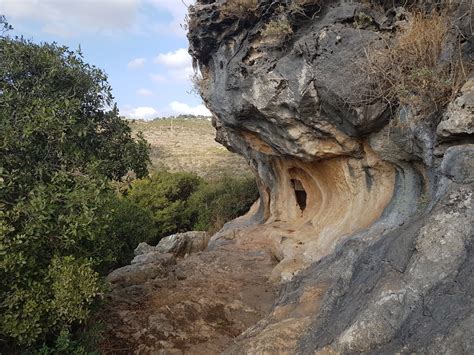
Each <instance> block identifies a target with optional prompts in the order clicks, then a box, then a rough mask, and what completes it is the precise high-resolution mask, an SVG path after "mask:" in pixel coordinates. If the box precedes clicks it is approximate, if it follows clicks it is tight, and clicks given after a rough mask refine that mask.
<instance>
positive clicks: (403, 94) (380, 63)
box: [363, 13, 466, 116]
mask: <svg viewBox="0 0 474 355" xmlns="http://www.w3.org/2000/svg"><path fill="white" fill-rule="evenodd" d="M448 35H449V22H448V19H447V17H445V16H443V15H441V14H438V13H431V14H421V13H417V14H414V15H413V16H412V18H411V19H410V21H409V23H408V24H407V27H406V28H405V29H404V30H403V31H402V32H401V33H400V34H399V35H398V37H397V38H396V40H395V44H394V45H393V46H389V47H388V48H386V49H382V50H378V51H367V53H366V54H367V61H366V62H365V63H364V65H363V66H364V68H365V69H364V70H365V71H366V73H367V74H368V76H369V78H370V80H371V82H373V83H374V85H375V87H374V88H373V91H372V92H371V93H370V95H369V99H370V100H374V99H385V100H387V101H389V102H390V103H399V104H404V105H410V106H411V107H412V108H414V109H415V110H416V111H418V112H423V113H424V114H426V115H427V116H429V114H431V113H434V112H437V111H439V110H440V109H441V108H442V107H443V106H445V105H446V104H447V103H448V102H449V101H450V100H451V99H452V96H453V95H454V94H455V93H456V92H457V91H458V90H459V88H460V85H461V84H462V82H463V81H465V78H466V73H465V71H464V67H463V63H462V60H461V56H460V54H459V53H457V54H456V55H453V56H452V57H451V58H445V60H443V61H441V60H440V56H441V53H442V50H443V46H444V45H445V40H446V39H447V36H448Z"/></svg>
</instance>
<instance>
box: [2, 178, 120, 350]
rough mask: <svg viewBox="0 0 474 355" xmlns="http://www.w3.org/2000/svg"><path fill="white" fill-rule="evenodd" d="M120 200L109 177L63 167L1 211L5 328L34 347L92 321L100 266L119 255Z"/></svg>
mask: <svg viewBox="0 0 474 355" xmlns="http://www.w3.org/2000/svg"><path fill="white" fill-rule="evenodd" d="M113 198H114V195H113V193H112V192H111V191H110V190H108V189H107V188H106V185H105V183H97V182H95V181H94V180H90V179H88V178H87V177H84V176H68V175H66V174H64V173H60V174H57V175H56V176H54V177H53V179H52V182H51V183H48V184H38V185H37V186H35V187H34V188H33V189H32V190H31V192H30V193H29V195H28V196H27V198H25V199H24V200H23V201H21V202H18V203H17V204H16V205H15V206H14V207H13V208H11V209H10V210H7V211H6V212H3V213H2V214H1V216H0V217H1V219H0V221H1V222H0V225H1V226H2V233H1V234H0V255H1V259H0V299H1V300H2V302H1V304H0V310H1V312H0V332H1V334H5V335H7V336H9V337H10V338H13V339H15V340H16V342H17V343H18V344H24V345H30V344H32V343H34V342H35V341H36V340H37V339H38V338H40V337H42V336H44V335H45V334H47V333H49V332H51V331H54V330H59V329H62V328H64V327H66V326H69V325H71V324H73V323H75V322H83V321H85V320H86V319H87V317H88V315H89V308H90V307H89V306H90V305H91V304H92V302H93V301H94V299H95V297H96V296H99V295H100V294H101V292H102V284H101V281H100V278H99V274H98V273H97V272H96V270H104V269H105V268H107V267H110V265H112V263H113V262H114V260H115V254H116V253H117V251H116V247H117V243H116V242H115V241H114V239H113V238H112V237H111V234H110V232H109V227H108V225H109V221H110V220H111V216H110V213H109V212H108V208H107V207H108V206H110V204H111V203H112V199H113Z"/></svg>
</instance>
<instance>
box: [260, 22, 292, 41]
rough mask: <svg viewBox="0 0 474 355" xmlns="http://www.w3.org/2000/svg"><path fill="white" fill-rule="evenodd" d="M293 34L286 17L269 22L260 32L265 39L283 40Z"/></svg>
mask: <svg viewBox="0 0 474 355" xmlns="http://www.w3.org/2000/svg"><path fill="white" fill-rule="evenodd" d="M292 33H293V29H292V28H291V24H290V22H289V21H288V19H287V18H286V17H284V18H277V19H274V20H271V21H270V22H269V23H267V24H266V26H265V28H264V29H263V31H262V36H263V37H265V38H280V39H281V40H284V39H285V38H287V37H288V36H289V35H291V34H292Z"/></svg>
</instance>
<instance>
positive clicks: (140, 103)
mask: <svg viewBox="0 0 474 355" xmlns="http://www.w3.org/2000/svg"><path fill="white" fill-rule="evenodd" d="M192 1H193V0H184V1H181V0H0V15H1V14H3V15H5V16H6V17H7V20H8V22H9V23H10V24H11V25H13V27H14V31H13V34H14V35H23V36H25V37H26V38H28V39H31V40H34V41H35V42H52V41H55V42H58V43H60V44H65V45H67V46H69V47H70V48H71V49H76V48H78V47H79V45H80V47H81V49H82V52H83V53H84V56H85V59H86V61H87V62H89V63H91V64H94V65H96V66H98V67H99V68H101V69H104V70H105V72H106V73H107V74H108V76H109V82H110V84H111V85H112V87H113V89H114V91H113V92H114V96H115V99H116V101H117V103H118V105H119V108H120V111H121V113H122V114H123V115H125V116H128V117H131V118H145V119H149V118H154V117H157V116H168V115H176V114H183V113H185V114H196V115H199V114H209V113H208V111H207V109H206V108H205V107H204V106H203V104H202V101H201V99H200V98H199V97H198V96H197V95H196V94H194V93H192V92H191V89H192V84H191V82H190V76H191V75H192V73H193V70H192V67H191V58H190V57H189V55H188V53H187V45H188V42H187V39H186V33H185V30H184V29H183V27H182V25H183V23H184V16H185V14H186V11H187V10H186V4H188V5H189V4H190V3H192Z"/></svg>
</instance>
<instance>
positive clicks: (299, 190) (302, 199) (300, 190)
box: [291, 179, 308, 212]
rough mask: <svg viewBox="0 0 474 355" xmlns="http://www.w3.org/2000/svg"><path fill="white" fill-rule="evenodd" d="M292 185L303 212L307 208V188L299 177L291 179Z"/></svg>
mask: <svg viewBox="0 0 474 355" xmlns="http://www.w3.org/2000/svg"><path fill="white" fill-rule="evenodd" d="M291 187H292V188H293V190H294V191H295V197H296V202H297V203H298V206H299V207H300V209H301V212H303V211H304V210H305V209H306V201H307V199H308V195H307V193H306V190H305V189H304V187H303V184H302V183H301V181H300V180H298V179H291Z"/></svg>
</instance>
